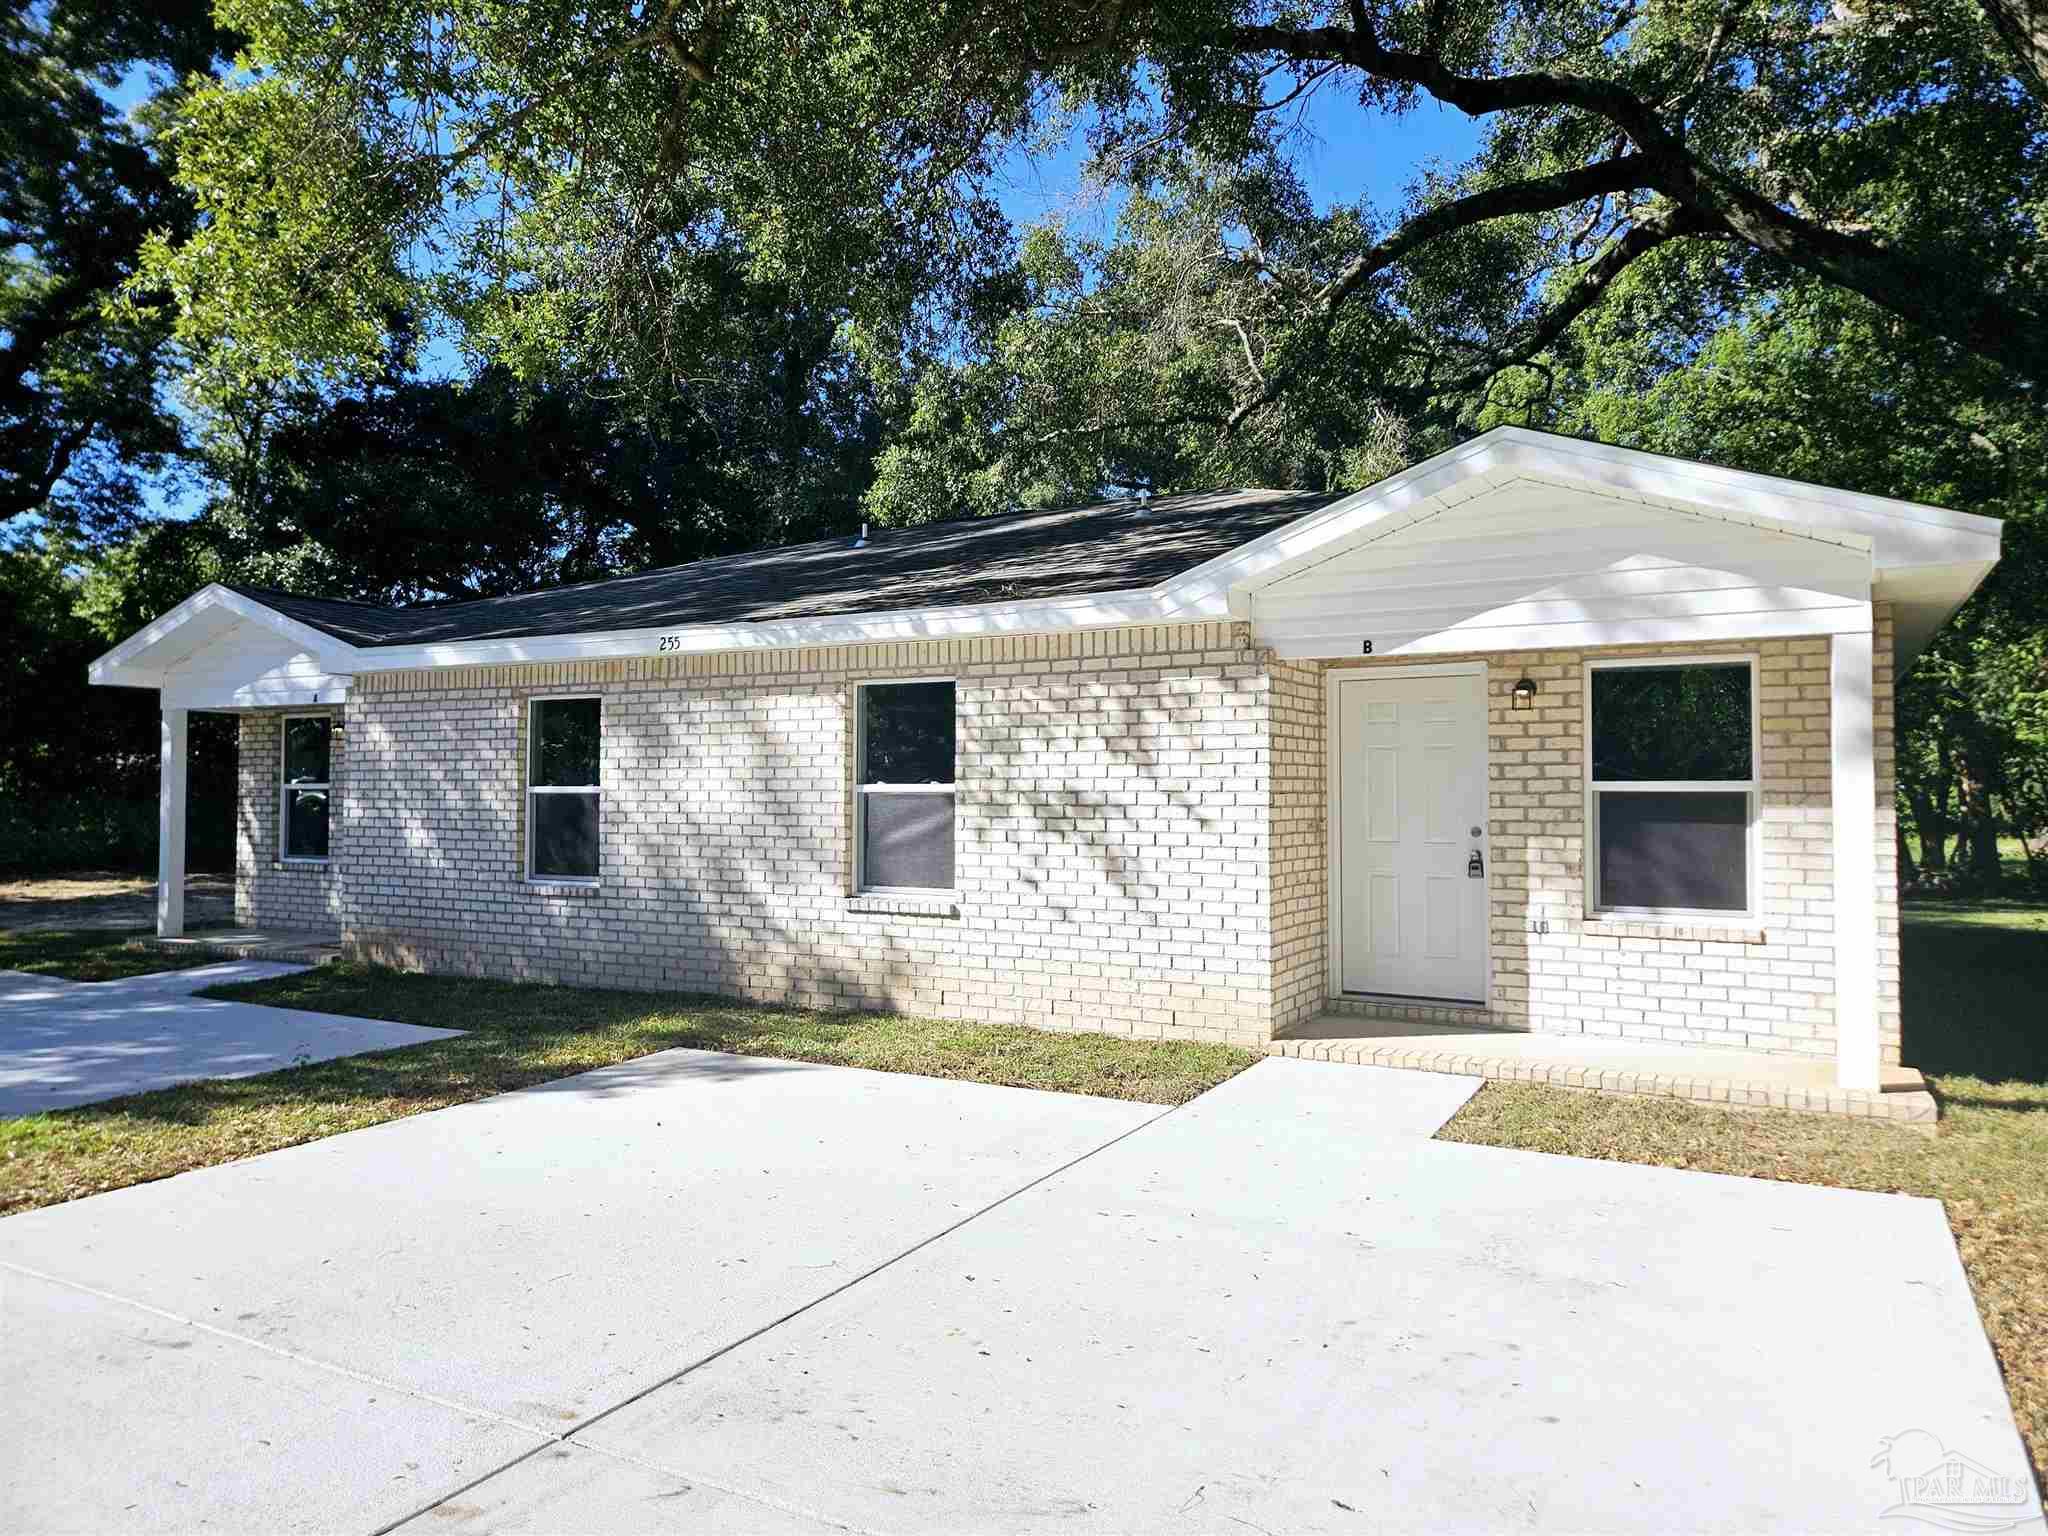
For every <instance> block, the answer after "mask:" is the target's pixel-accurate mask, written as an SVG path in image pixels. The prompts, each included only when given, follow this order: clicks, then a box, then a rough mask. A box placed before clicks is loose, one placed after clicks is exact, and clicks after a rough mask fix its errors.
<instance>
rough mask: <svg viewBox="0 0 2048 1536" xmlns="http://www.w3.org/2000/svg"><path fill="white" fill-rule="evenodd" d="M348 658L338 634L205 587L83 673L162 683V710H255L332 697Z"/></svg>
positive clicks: (142, 684)
mask: <svg viewBox="0 0 2048 1536" xmlns="http://www.w3.org/2000/svg"><path fill="white" fill-rule="evenodd" d="M355 656H356V651H355V648H354V647H353V646H351V645H349V644H348V643H347V642H346V641H344V640H338V639H336V638H335V637H334V636H332V635H329V634H324V633H322V632H321V631H320V630H317V629H314V628H313V627H312V626H310V625H307V624H301V623H299V622H298V621H297V620H295V619H290V618H287V617H285V616H284V615H283V614H281V613H278V612H277V611H276V610H275V609H271V608H267V607H265V606H264V605H263V604H262V603H259V602H257V601H256V600H255V599H254V598H249V597H244V596H243V595H242V594H241V593H239V592H232V591H230V590H228V589H227V588H226V587H222V586H208V587H203V588H201V589H200V590H199V591H198V592H195V593H194V594H193V595H192V596H191V597H188V598H187V599H185V601H184V602H182V603H180V604H178V606H177V607H175V608H173V609H172V610H171V611H170V612H169V613H167V614H165V615H164V616H163V617H162V618H160V619H158V620H156V622H155V623H153V624H150V625H148V626H146V627H145V628H143V629H141V630H138V631H137V632H136V633H134V634H132V635H130V636H129V637H128V638H127V639H126V640H123V641H122V642H121V643H120V644H119V645H117V646H115V647H114V648H113V649H112V650H110V651H108V652H107V653H106V654H105V655H103V656H101V657H100V658H99V659H98V660H97V661H94V662H93V663H92V664H91V666H90V667H88V668H87V676H88V677H89V678H90V680H91V681H93V682H94V683H98V684H101V685H104V686H112V687H127V688H158V689H161V690H163V694H164V704H165V706H166V707H167V708H185V709H255V708H262V707H265V706H268V705H289V704H320V703H333V702H336V701H337V700H338V699H339V698H340V697H341V696H342V694H343V693H344V692H345V691H346V689H347V686H348V682H349V678H350V676H351V675H352V674H353V673H354V671H355V667H354V664H353V663H354V660H355Z"/></svg>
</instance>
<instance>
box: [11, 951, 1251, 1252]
mask: <svg viewBox="0 0 2048 1536" xmlns="http://www.w3.org/2000/svg"><path fill="white" fill-rule="evenodd" d="M201 995H202V996H207V997H226V998H234V999H238V1000H240V1001H243V1002H251V1003H266V1004H270V1005H273V1006H276V1007H284V1008H310V1009H317V1010H319V1011H320V1012H323V1013H339V1014H348V1015H352V1016H355V1017H359V1018H372V1019H387V1020H391V1021H394V1022H397V1023H401V1024H424V1025H429V1026H433V1027H437V1028H442V1029H461V1030H468V1031H469V1032H470V1033H468V1034H466V1035H463V1036H461V1037H459V1038H456V1039H450V1040H436V1041H430V1042H427V1043H425V1044H421V1045H413V1046H406V1047H404V1048H402V1049H399V1050H391V1051H379V1052H376V1053H373V1054H370V1055H364V1056H349V1057H344V1058H343V1059H341V1060H338V1061H325V1062H318V1063H315V1064H313V1065H310V1066H304V1067H294V1068H291V1069H289V1070H287V1071H283V1072H271V1073H267V1074H265V1075H264V1076H262V1077H246V1078H233V1079H220V1080H215V1081H210V1082H202V1083H191V1084H187V1085H185V1086H182V1087H177V1088H166V1089H161V1090H159V1091H157V1092H154V1093H142V1094H135V1095H133V1096H131V1097H128V1098H124V1099H110V1100H107V1101H106V1102H104V1103H100V1104H87V1105H81V1106H79V1107H78V1108H75V1109H67V1110H59V1111H57V1112H55V1113H52V1114H47V1115H34V1116H30V1117H27V1118H24V1119H20V1120H12V1121H0V1212H6V1211H16V1210H26V1209H29V1208H31V1207H34V1206H40V1205H52V1204H55V1203H57V1202H59V1201H63V1200H74V1199H77V1198H78V1197H79V1196H81V1195H90V1194H95V1193H98V1192H99V1191H101V1190H107V1189H118V1188H121V1187H122V1186H124V1185H128V1184H137V1183H141V1182H143V1181H145V1180H149V1179H160V1178H164V1177H166V1176H167V1175H170V1174H174V1173H181V1172H184V1171H185V1170H187V1169H190V1168H203V1167H207V1166H209V1165H211V1164H214V1163H223V1162H227V1161H230V1160H231V1159H234V1158H238V1157H248V1156H250V1155H252V1154H254V1153H258V1152H269V1151H273V1150H275V1149H276V1148H278V1147H288V1146H292V1145H294V1144H295V1143H298V1142H302V1141H313V1140H317V1139H318V1138H320V1137H322V1136H332V1135H334V1134H336V1133H337V1132H340V1131H349V1130H355V1129H357V1128H359V1127H361V1126H366V1125H375V1124H377V1123H378V1122H380V1121H384V1120H395V1119H398V1118H399V1117H401V1116H404V1115H413V1114H418V1113H420V1112H422V1111H424V1110H429V1109H439V1108H442V1107H444V1106H446V1105H450V1104H460V1103H464V1102H467V1101H468V1100H471V1099H480V1098H484V1097H486V1096H488V1095H490V1094H494V1093H503V1092H506V1091H508V1090H510V1089H514V1088H525V1087H530V1086H531V1085H533V1084H535V1083H542V1082H547V1081H549V1080H550V1079H552V1078H558V1077H567V1076H569V1075H571V1074H573V1073H577V1072H586V1071H589V1070H591V1069H592V1068H595V1067H605V1066H610V1065H612V1064H613V1063H615V1062H620V1061H626V1060H629V1059H631V1058H632V1057H635V1056H644V1055H646V1054H648V1053H649V1052H651V1051H662V1050H668V1049H670V1048H672V1047H675V1046H695V1047H698V1048H700V1049H704V1050H715V1051H733V1052H737V1053H739V1054H741V1055H747V1056H773V1057H779V1058H782V1059H784V1060H791V1061H814V1062H825V1063H829V1064H832V1065H837V1066H851V1067H867V1068H871V1069H873V1070H876V1071H882V1072H914V1073H920V1074H923V1075H925V1076H928V1077H949V1078H958V1079H962V1080H964V1081H968V1082H977V1083H999V1084H1004V1085H1007V1086H1011V1087H1018V1088H1045V1089H1052V1090H1055V1091H1058V1092H1063V1093H1088V1094H1098V1095H1102V1096H1104V1097H1108V1098H1116V1099H1129V1100H1133V1101H1135V1102H1138V1103H1143V1104H1181V1103H1185V1102H1186V1101H1187V1100H1189V1099H1191V1098H1193V1097H1194V1096H1195V1095H1196V1094H1198V1093H1201V1092H1202V1091H1203V1090H1205V1089H1208V1088H1211V1087H1214V1086H1215V1085H1216V1084H1217V1083H1220V1082H1222V1081H1224V1080H1225V1079H1226V1078H1230V1077H1234V1076H1235V1075H1236V1074H1237V1073H1239V1072H1242V1071H1243V1070H1244V1069H1245V1068H1246V1067H1248V1066H1250V1065H1251V1064H1252V1063H1253V1062H1254V1061H1256V1060H1257V1059H1258V1058H1257V1057H1256V1056H1255V1055H1253V1054H1252V1053H1251V1052H1249V1051H1241V1050H1235V1049H1233V1048H1231V1047H1228V1046H1221V1045H1198V1044H1194V1043H1192V1042H1187V1041H1146V1040H1127V1039H1123V1038H1121V1037H1118V1036H1112V1035H1095V1034H1049V1033H1045V1032H1043V1031H1040V1030H1034V1029H1022V1028H1016V1027H1010V1026H1003V1025H991V1024H964V1023H957V1022H950V1021H945V1020H935V1019H913V1018H905V1017H901V1016H898V1015H894V1014H872V1013H822V1012H804V1011H790V1010H783V1009H771V1008H748V1007H741V1006H737V1005H734V1004H731V1003H725V1002H720V1001H717V1000H714V999H708V998H693V997H677V996H663V995H657V994H650V993H645V992H606V991H598V990H594V989H587V988H580V987H544V986H529V985H520V984H515V983H508V982H489V981H473V980H468V979H464V978H458V977H442V976H413V975H403V974H400V973H399V972H396V971H388V970H383V969H380V968H377V967H374V966H357V965H348V966H339V965H337V966H323V967H321V968H319V969H316V970H311V971H305V972H301V973H299V974H296V975H292V976H284V977H279V978H277V979H275V980H271V981H258V982H247V983H242V984H238V985H232V986H222V987H215V988H211V989H209V990H208V991H206V992H204V993H202V994H201Z"/></svg>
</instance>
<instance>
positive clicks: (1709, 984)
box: [1324, 605, 1899, 1062]
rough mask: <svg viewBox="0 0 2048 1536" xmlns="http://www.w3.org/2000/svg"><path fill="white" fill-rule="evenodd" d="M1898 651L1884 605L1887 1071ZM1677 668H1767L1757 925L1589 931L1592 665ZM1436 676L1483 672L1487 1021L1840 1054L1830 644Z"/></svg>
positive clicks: (1755, 646) (1595, 921)
mask: <svg viewBox="0 0 2048 1536" xmlns="http://www.w3.org/2000/svg"><path fill="white" fill-rule="evenodd" d="M1890 648H1891V617H1890V613H1889V611H1888V610H1887V609H1886V608H1885V607H1884V606H1883V605H1880V608H1879V613H1878V633H1877V635H1876V649H1877V652H1878V663H1877V668H1876V678H1875V686H1874V707H1875V712H1876V725H1877V738H1878V762H1877V805H1876V806H1875V807H1874V811H1873V813H1874V814H1875V815H1876V817H1877V822H1878V826H1877V836H1878V885H1879V902H1878V907H1879V910H1878V914H1877V918H1878V930H1879V931H1878V978H1877V981H1878V1006H1879V1025H1880V1030H1881V1034H1882V1039H1883V1043H1884V1051H1885V1060H1886V1061H1888V1062H1896V1061H1897V1060H1898V1053H1899V1019H1898V996H1899V993H1898V963H1899V956H1898V915H1897V913H1898V906H1897V896H1898V886H1897V856H1896V844H1895V831H1896V819H1895V812H1894V809H1893V798H1892V743H1893V730H1892V686H1891V661H1890ZM1664 654H1684V655H1713V654H1729V655H1754V656H1756V657H1757V658H1758V664H1757V673H1758V675H1757V688H1758V703H1759V715H1760V723H1761V727H1762V734H1761V744H1760V746H1761V750H1760V757H1761V760H1762V766H1761V772H1762V781H1761V790H1762V795H1763V809H1762V836H1761V844H1762V847H1761V861H1762V867H1761V870H1760V875H1761V881H1760V885H1761V891H1762V896H1761V905H1762V911H1761V913H1760V915H1759V918H1758V919H1757V920H1756V921H1755V922H1751V923H1740V922H1731V923H1729V924H1726V925H1718V924H1708V923H1699V924H1685V925H1679V926H1675V927H1672V926H1652V925H1649V924H1645V923H1629V922H1624V921H1617V920H1612V919H1601V918H1598V917H1595V918H1592V919H1591V920H1589V918H1588V914H1587V911H1586V902H1585V889H1586V887H1585V859H1586V856H1587V849H1586V830H1585V819H1586V793H1585V748H1584V725H1585V686H1584V677H1585V670H1586V663H1587V662H1588V661H1591V660H1595V659H1602V658H1606V657H1624V656H1654V655H1664ZM1433 659H1436V658H1433ZM1441 659H1443V660H1458V659H1484V660H1485V661H1486V663H1487V690H1488V699H1489V704H1488V736H1489V754H1488V755H1489V785H1490V789H1489V798H1490V802H1491V810H1490V817H1491V826H1490V828H1489V833H1490V837H1489V841H1490V844H1491V848H1492V854H1493V858H1492V866H1491V870H1490V873H1489V887H1490V889H1489V894H1490V898H1491V903H1492V918H1491V924H1490V927H1491V932H1490V960H1491V969H1492V993H1491V1012H1492V1014H1493V1016H1494V1018H1495V1019H1496V1021H1497V1022H1499V1023H1501V1024H1503V1025H1507V1026H1510V1027H1517V1028H1524V1029H1532V1030H1537V1031H1540V1032H1545V1033H1561V1034H1591V1035H1612V1036H1616V1037H1622V1038H1628V1039H1647V1040H1668V1041H1672V1042H1678V1043H1686V1044H1701V1045H1721V1046H1731V1047H1739V1048H1742V1049H1747V1050H1762V1051H1777V1052H1789V1053H1796V1054H1813V1055H1824V1054H1829V1053H1832V1052H1833V1050H1834V1048H1835V1017H1834V915H1833V913H1834V908H1833V899H1834V889H1833V881H1832V878H1831V870H1832V863H1833V861H1832V856H1831V852H1830V849H1831V844H1832V838H1833V827H1832V816H1833V811H1832V806H1831V803H1830V792H1831V776H1830V772H1829V745H1828V688H1829V682H1828V642H1827V640H1826V639H1824V638H1820V639H1801V640H1766V641H1751V642H1736V643H1730V644H1725V645H1684V646H1619V647H1613V648H1608V649H1601V650H1594V651H1543V652H1537V651H1529V652H1510V653H1502V654H1497V655H1492V656H1488V657H1485V658H1476V657H1475V658H1455V657H1445V658H1441ZM1395 664H1398V663H1382V665H1395ZM1333 665H1338V666H1345V667H1352V666H1357V667H1370V666H1373V665H1375V663H1372V662H1366V661H1359V662H1343V663H1335V664H1333ZM1525 675H1526V676H1528V677H1530V678H1532V679H1534V680H1535V682H1536V684H1537V687H1538V693H1537V697H1536V703H1535V707H1534V708H1533V709H1530V710H1526V711H1517V710H1514V709H1512V708H1511V707H1510V701H1509V697H1508V691H1509V690H1510V689H1511V688H1512V687H1513V686H1514V684H1515V682H1516V680H1517V679H1519V678H1521V677H1523V676H1525ZM1538 919H1540V920H1542V921H1543V922H1546V923H1547V924H1548V932H1547V933H1544V934H1537V933H1535V932H1532V931H1531V930H1532V926H1533V924H1534V921H1535V920H1538ZM1324 941H1325V942H1327V930H1325V940H1324Z"/></svg>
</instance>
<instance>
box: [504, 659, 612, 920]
mask: <svg viewBox="0 0 2048 1536" xmlns="http://www.w3.org/2000/svg"><path fill="white" fill-rule="evenodd" d="M592 699H594V700H596V702H597V761H598V770H597V776H598V778H599V779H602V778H603V777H604V695H603V694H601V693H537V694H531V695H529V696H528V697H527V700H526V765H525V766H526V771H525V774H524V777H525V779H526V883H527V884H528V885H554V886H560V885H574V886H583V887H586V888H595V887H596V886H599V885H602V884H603V883H604V785H603V784H601V783H599V784H536V783H534V782H533V780H534V775H535V774H536V773H537V772H538V771H539V767H540V726H539V716H540V706H541V705H543V704H573V703H576V702H578V701H581V700H592ZM535 795H596V796H597V873H596V874H594V875H543V874H537V873H535V871H534V867H533V828H534V814H533V797H534V796H535Z"/></svg>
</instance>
